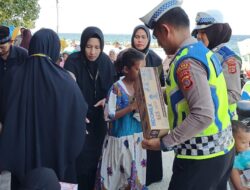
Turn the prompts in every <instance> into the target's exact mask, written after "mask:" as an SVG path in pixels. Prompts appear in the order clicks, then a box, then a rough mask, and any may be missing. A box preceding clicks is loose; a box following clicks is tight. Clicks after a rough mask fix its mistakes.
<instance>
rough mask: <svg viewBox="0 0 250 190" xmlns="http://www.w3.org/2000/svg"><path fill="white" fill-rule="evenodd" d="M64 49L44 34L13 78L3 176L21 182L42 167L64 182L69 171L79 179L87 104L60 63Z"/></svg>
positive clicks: (1, 149) (2, 145)
mask: <svg viewBox="0 0 250 190" xmlns="http://www.w3.org/2000/svg"><path fill="white" fill-rule="evenodd" d="M59 50H60V42H59V38H58V36H57V34H56V33H55V32H54V31H52V30H50V29H41V30H39V31H38V32H36V33H35V34H34V36H33V37H32V39H31V43H30V47H29V53H30V54H31V56H30V57H29V58H28V59H27V61H26V62H25V63H24V64H22V65H21V66H20V67H18V69H16V70H15V73H13V74H12V75H11V76H9V80H10V83H9V85H8V86H7V87H6V91H5V94H4V96H3V97H4V98H5V101H4V102H5V104H4V106H3V109H4V114H3V131H2V134H1V135H0V153H1V154H0V171H1V170H9V171H11V173H12V174H13V175H15V176H16V177H17V178H18V179H21V178H22V177H23V176H25V174H26V173H27V171H29V170H31V169H33V168H37V167H48V168H52V169H53V170H54V171H55V172H56V174H57V176H58V178H59V180H60V181H68V179H67V178H66V177H65V176H66V175H68V174H67V173H66V171H67V172H72V173H71V176H73V175H74V162H75V159H76V157H77V156H78V155H79V153H80V151H81V149H82V146H83V143H84V137H85V136H84V134H85V117H86V112H87V105H86V103H85V101H84V98H83V96H82V94H81V91H80V89H79V87H78V86H77V84H76V82H75V81H74V80H73V79H72V77H71V76H70V75H69V73H68V72H67V71H65V70H64V69H62V68H61V67H59V66H58V65H56V64H55V60H57V59H58V56H59ZM3 153H4V154H3ZM74 180H75V179H72V182H74ZM69 182H71V181H69Z"/></svg>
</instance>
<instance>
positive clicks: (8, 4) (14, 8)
mask: <svg viewBox="0 0 250 190" xmlns="http://www.w3.org/2000/svg"><path fill="white" fill-rule="evenodd" d="M39 12H40V6H39V4H38V0H0V23H1V24H6V25H14V26H24V27H26V28H34V27H35V21H36V19H37V18H38V16H39Z"/></svg>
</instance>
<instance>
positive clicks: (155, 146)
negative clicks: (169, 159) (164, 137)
mask: <svg viewBox="0 0 250 190" xmlns="http://www.w3.org/2000/svg"><path fill="white" fill-rule="evenodd" d="M142 148H144V149H149V150H161V143H160V138H153V139H144V140H143V141H142Z"/></svg>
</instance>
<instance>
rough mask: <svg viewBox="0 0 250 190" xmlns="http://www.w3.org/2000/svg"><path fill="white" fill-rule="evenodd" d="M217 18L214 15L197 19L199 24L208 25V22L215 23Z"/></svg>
mask: <svg viewBox="0 0 250 190" xmlns="http://www.w3.org/2000/svg"><path fill="white" fill-rule="evenodd" d="M215 22H216V20H215V19H214V18H213V17H202V18H199V19H198V20H196V23H197V25H203V24H205V25H207V24H214V23H215Z"/></svg>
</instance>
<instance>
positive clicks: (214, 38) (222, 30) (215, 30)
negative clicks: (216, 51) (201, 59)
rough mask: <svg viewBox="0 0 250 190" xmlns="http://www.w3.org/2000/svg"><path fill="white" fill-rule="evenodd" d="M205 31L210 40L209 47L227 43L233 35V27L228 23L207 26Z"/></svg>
mask: <svg viewBox="0 0 250 190" xmlns="http://www.w3.org/2000/svg"><path fill="white" fill-rule="evenodd" d="M204 32H205V33H206V35H207V38H208V40H209V44H208V49H213V48H215V47H216V46H218V45H220V44H222V43H227V42H228V41H229V40H230V38H231V35H232V29H231V27H230V25H229V24H228V23H225V24H213V25H212V26H210V27H208V28H205V29H204Z"/></svg>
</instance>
